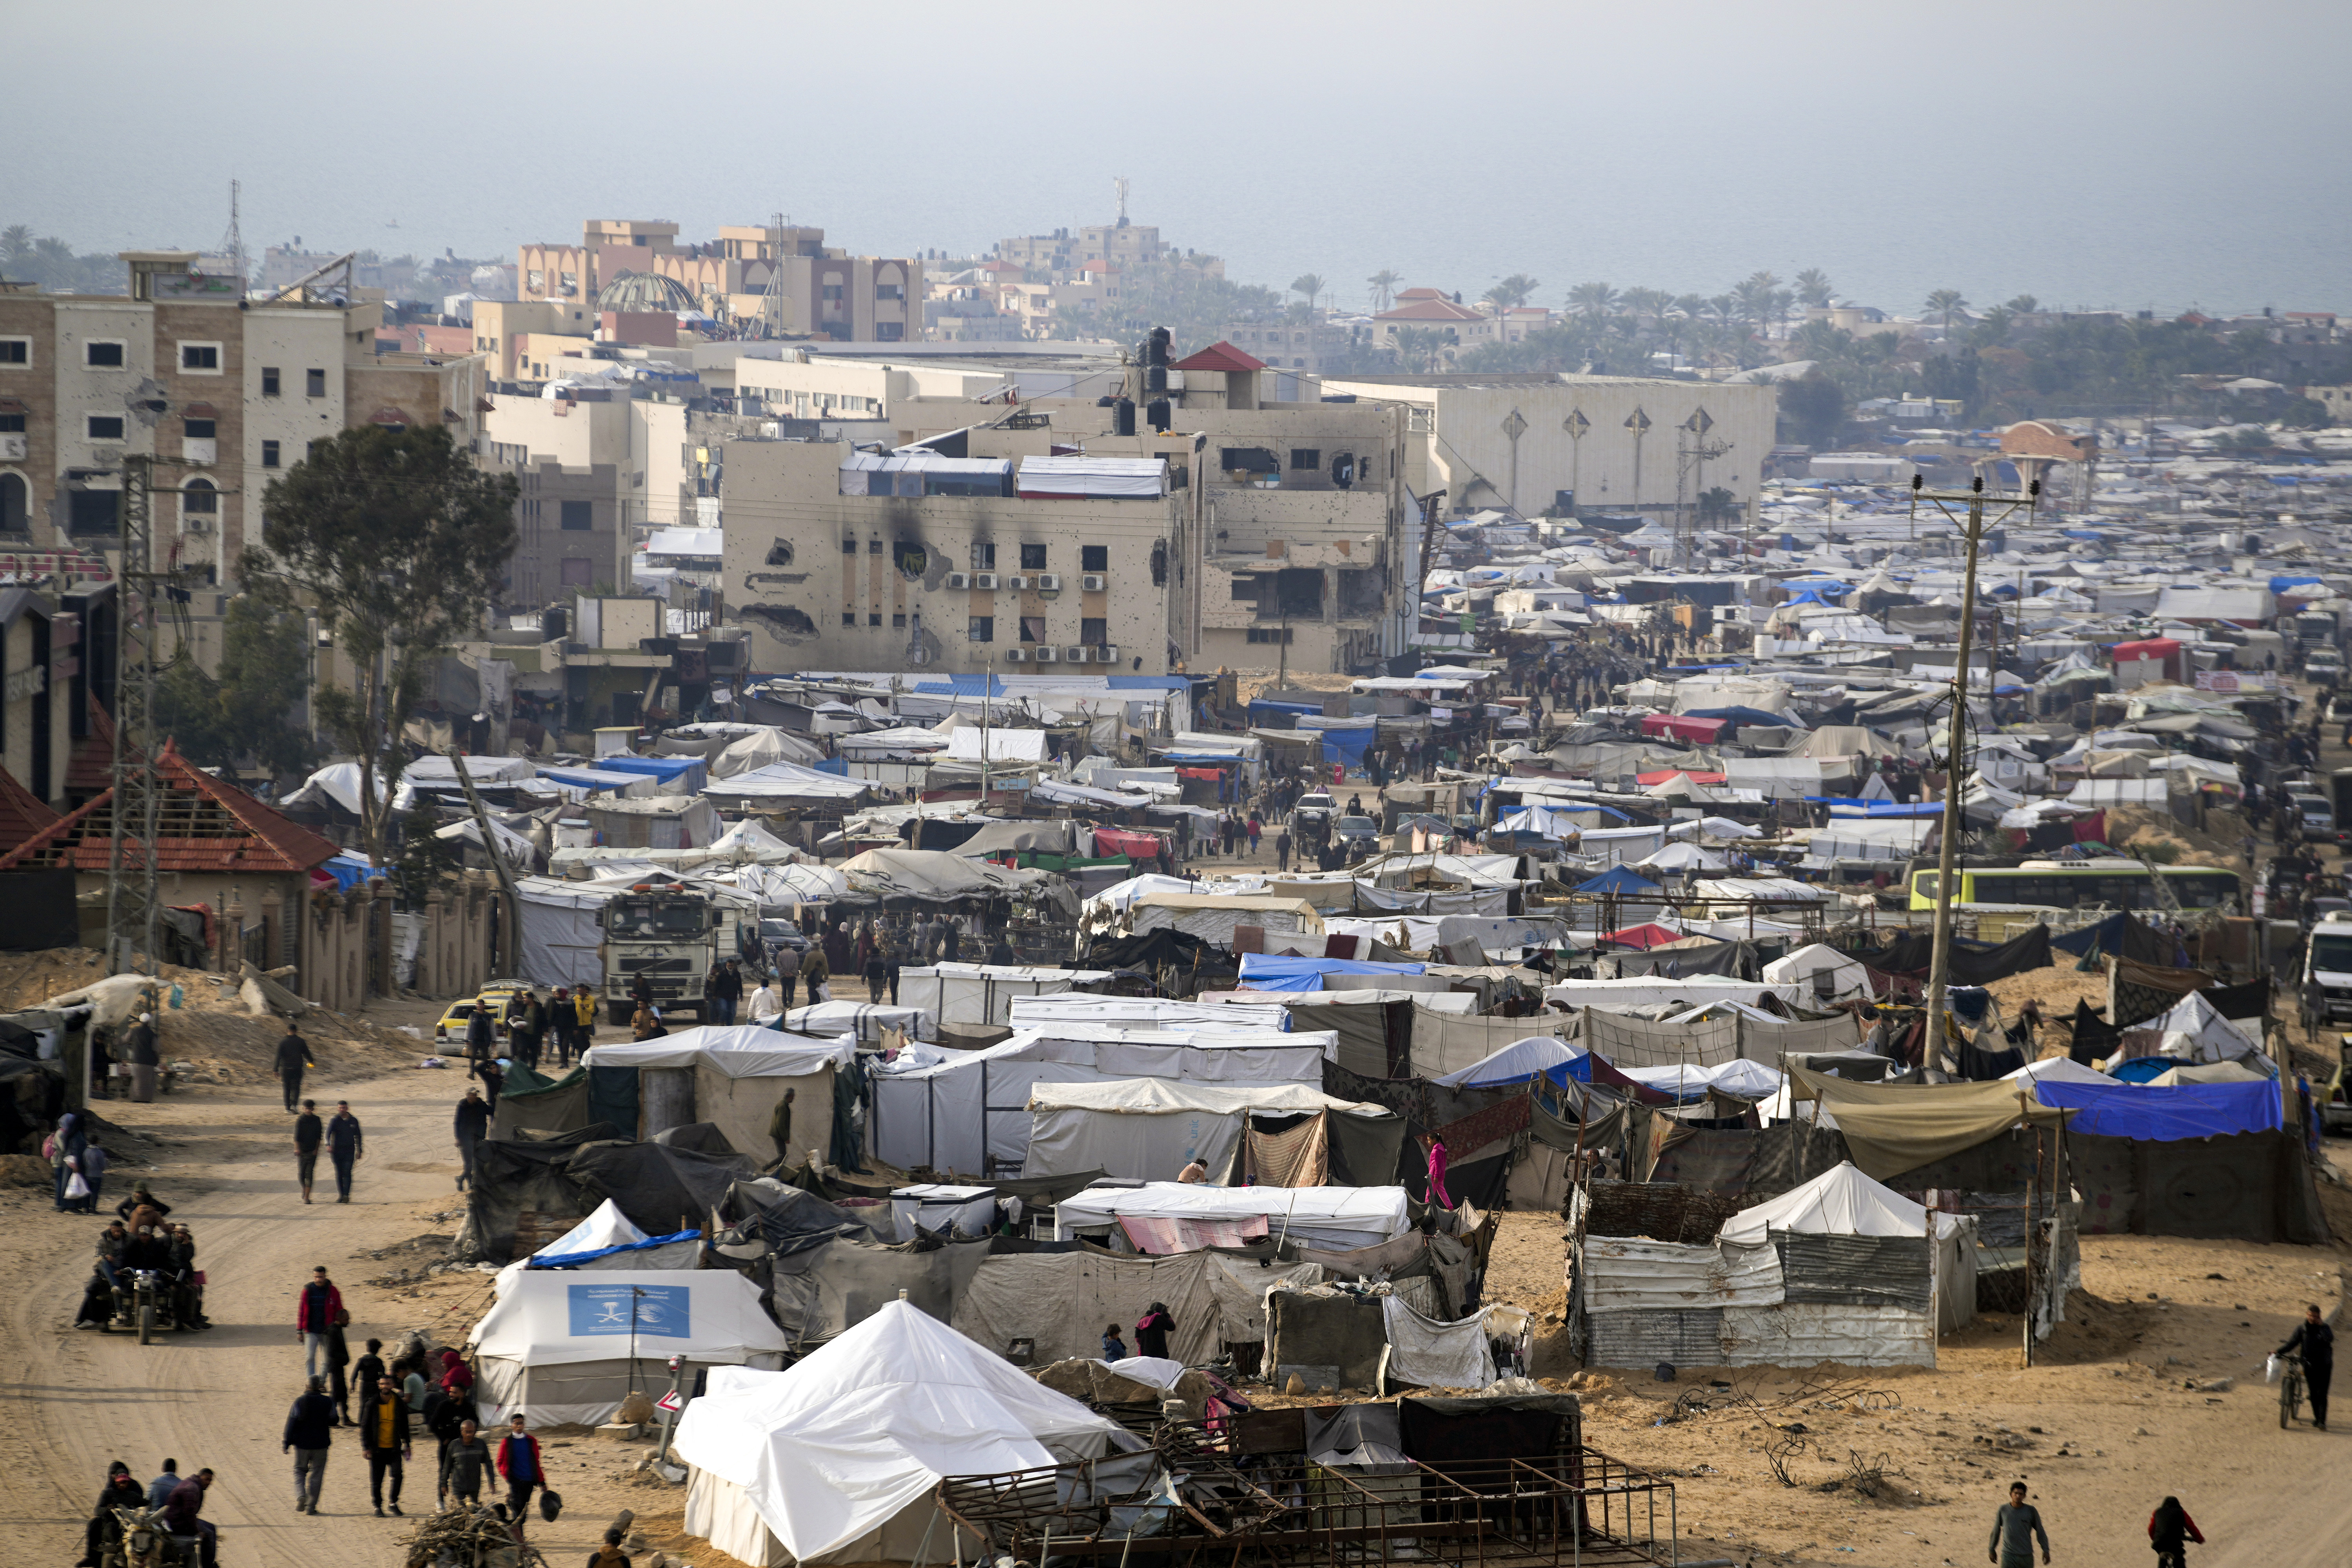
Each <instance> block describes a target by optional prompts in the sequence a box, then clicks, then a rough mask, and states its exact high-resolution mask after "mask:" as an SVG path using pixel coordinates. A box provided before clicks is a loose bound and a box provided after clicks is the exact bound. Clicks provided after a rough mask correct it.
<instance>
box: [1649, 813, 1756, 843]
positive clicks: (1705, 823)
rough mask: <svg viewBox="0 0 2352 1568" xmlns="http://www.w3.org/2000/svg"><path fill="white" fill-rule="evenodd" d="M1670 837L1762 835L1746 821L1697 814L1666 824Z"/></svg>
mask: <svg viewBox="0 0 2352 1568" xmlns="http://www.w3.org/2000/svg"><path fill="white" fill-rule="evenodd" d="M1666 837H1669V838H1690V837H1701V838H1756V837H1761V835H1760V834H1759V832H1758V831H1757V829H1755V828H1753V827H1750V826H1748V824H1746V823H1744V822H1734V821H1732V820H1731V818H1729V817H1727V816H1697V817H1689V818H1685V820H1683V821H1681V822H1675V823H1669V824H1668V825H1667V826H1666Z"/></svg>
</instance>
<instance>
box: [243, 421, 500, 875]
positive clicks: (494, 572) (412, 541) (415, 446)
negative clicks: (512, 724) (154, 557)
mask: <svg viewBox="0 0 2352 1568" xmlns="http://www.w3.org/2000/svg"><path fill="white" fill-rule="evenodd" d="M519 492H520V485H519V484H518V483H517V481H516V479H515V478H514V476H513V475H511V474H500V475H497V476H492V475H489V474H486V473H483V472H481V471H480V470H479V469H478V468H475V467H474V460H473V458H472V457H471V456H470V455H469V454H468V453H467V452H466V451H465V450H464V449H463V448H462V447H458V446H457V443H456V442H455V441H454V440H452V439H451V438H450V436H449V433H448V431H447V430H446V429H445V428H443V427H442V426H438V425H432V426H424V427H422V428H419V429H405V428H387V427H385V426H376V425H369V426H362V427H360V428H359V429H356V430H345V431H343V432H341V434H339V435H335V436H330V437H324V438H322V439H320V440H319V441H317V442H314V443H313V444H312V445H311V447H310V455H309V456H308V457H306V458H303V459H302V460H301V461H300V462H299V463H296V464H295V465H294V466H293V467H292V468H289V469H287V470H286V475H285V477H284V478H283V479H278V480H277V481H276V482H275V483H273V484H272V485H271V486H270V487H269V489H268V492H267V493H266V494H265V495H264V496H263V498H262V515H263V516H264V518H265V519H266V520H267V521H266V524H265V526H266V528H267V530H268V532H267V548H262V547H258V546H251V547H248V548H247V550H246V552H245V556H244V559H243V560H242V561H241V562H240V563H239V564H238V569H237V570H238V574H239V575H240V576H241V577H242V578H243V579H244V581H245V584H246V587H247V592H249V593H250V594H251V595H253V596H254V597H255V598H256V599H257V600H258V601H259V602H260V603H261V604H263V605H267V606H268V607H270V608H272V609H282V610H291V609H295V608H297V607H299V606H303V605H315V606H316V607H317V609H318V612H319V616H320V620H321V621H323V622H325V623H326V624H328V625H329V626H332V627H333V628H334V636H335V649H336V652H337V653H338V655H340V657H341V661H342V662H344V663H347V664H348V665H349V666H350V668H351V670H352V689H349V690H346V689H341V688H340V687H335V688H325V687H322V688H321V689H320V690H319V691H318V692H316V693H315V695H314V696H313V699H312V701H313V703H314V705H315V708H316V710H317V712H318V714H319V717H320V721H321V722H322V723H323V724H325V726H326V727H327V728H328V730H329V731H331V732H332V733H333V734H334V735H335V737H336V739H337V740H338V741H339V742H341V745H342V746H343V748H344V749H345V750H347V751H349V752H352V755H353V756H355V757H356V758H357V759H358V760H359V765H360V826H361V832H362V836H363V837H364V840H365V843H366V847H367V851H368V853H369V854H370V855H371V856H373V857H374V858H377V859H378V860H379V861H381V860H382V858H383V845H384V811H383V801H382V800H381V799H379V798H378V795H377V793H376V783H375V780H376V775H377V773H378V772H379V771H381V772H382V773H383V776H384V780H385V784H386V785H387V787H388V786H389V785H390V784H391V783H392V782H393V781H394V780H395V779H397V778H398V776H399V773H400V770H401V768H402V767H403V766H404V765H405V763H404V753H403V750H402V743H401V731H402V730H403V729H404V727H405V726H406V724H407V722H408V718H409V714H410V713H411V711H412V710H414V709H415V705H416V702H417V700H418V697H419V695H420V693H421V692H422V690H423V688H424V683H425V673H426V671H427V669H428V668H429V667H430V665H431V662H432V660H433V659H434V658H436V657H437V656H438V655H440V654H441V653H442V652H443V651H444V650H446V648H447V647H449V646H450V645H451V644H452V643H454V642H456V641H457V638H458V637H461V636H463V635H464V634H465V633H467V632H468V631H471V630H472V629H473V628H474V627H476V626H478V625H479V624H480V621H481V617H482V614H483V611H484V609H485V608H486V607H487V606H488V604H489V602H490V597H491V595H493V594H494V593H495V592H496V591H497V589H498V585H499V579H500V577H501V576H502V574H504V571H505V567H506V563H507V559H508V557H509V556H511V555H512V554H513V553H514V548H515V523H514V503H515V497H516V496H517V494H518V493H519Z"/></svg>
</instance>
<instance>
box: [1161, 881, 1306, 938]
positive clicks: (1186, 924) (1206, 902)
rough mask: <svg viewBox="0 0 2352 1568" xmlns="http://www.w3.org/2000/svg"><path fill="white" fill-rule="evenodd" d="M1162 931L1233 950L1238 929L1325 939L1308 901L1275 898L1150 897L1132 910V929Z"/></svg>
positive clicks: (1253, 895) (1264, 895) (1227, 895)
mask: <svg viewBox="0 0 2352 1568" xmlns="http://www.w3.org/2000/svg"><path fill="white" fill-rule="evenodd" d="M1162 926H1172V927H1174V928H1175V929H1176V930H1178V931H1183V932H1185V933H1186V934H1187V935H1191V936H1197V937H1200V938H1201V939H1202V940H1203V941H1206V942H1215V943H1216V944H1217V945H1218V946H1219V947H1223V948H1231V947H1232V946H1233V945H1234V928H1235V927H1237V926H1255V927H1257V928H1258V929H1259V930H1261V931H1266V932H1269V933H1272V932H1276V931H1280V932H1284V933H1286V934H1290V933H1296V934H1299V935H1307V936H1320V935H1322V933H1323V917H1322V916H1321V915H1319V914H1318V913H1316V912H1315V906H1314V905H1312V904H1310V903H1308V902H1307V900H1304V899H1291V898H1283V897H1280V896H1278V895H1276V894H1273V893H1225V894H1219V893H1146V894H1145V895H1144V896H1143V897H1141V898H1139V899H1138V900H1135V902H1134V903H1133V904H1131V905H1129V908H1128V929H1129V930H1130V931H1138V932H1141V931H1158V930H1159V929H1160V927H1162Z"/></svg>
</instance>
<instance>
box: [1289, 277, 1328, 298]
mask: <svg viewBox="0 0 2352 1568" xmlns="http://www.w3.org/2000/svg"><path fill="white" fill-rule="evenodd" d="M1290 291H1291V292H1292V293H1294V294H1304V295H1306V296H1307V304H1309V305H1313V304H1314V303H1315V300H1316V299H1317V297H1318V296H1319V295H1320V294H1321V293H1322V292H1323V279H1322V277H1321V275H1320V274H1318V273H1313V272H1302V273H1300V274H1299V275H1298V276H1297V277H1296V278H1294V279H1291V280H1290Z"/></svg>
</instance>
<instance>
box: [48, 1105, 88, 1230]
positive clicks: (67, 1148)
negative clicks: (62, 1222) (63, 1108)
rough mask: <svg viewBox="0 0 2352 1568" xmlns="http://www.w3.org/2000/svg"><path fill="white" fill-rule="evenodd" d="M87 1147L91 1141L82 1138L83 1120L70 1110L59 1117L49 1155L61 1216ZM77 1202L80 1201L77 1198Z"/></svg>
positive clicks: (51, 1136)
mask: <svg viewBox="0 0 2352 1568" xmlns="http://www.w3.org/2000/svg"><path fill="white" fill-rule="evenodd" d="M87 1147H89V1140H87V1139H86V1138H84V1137H83V1136H82V1132H81V1118H80V1117H79V1116H77V1115H75V1114H74V1113H73V1112H72V1111H70V1110H68V1111H67V1112H66V1113H65V1114H64V1115H63V1116H60V1117H58V1130H57V1131H55V1132H52V1133H50V1134H49V1140H48V1148H47V1153H48V1156H49V1174H50V1175H51V1177H52V1178H53V1179H54V1182H55V1185H56V1192H55V1198H56V1201H57V1206H58V1213H59V1214H64V1213H65V1212H66V1189H67V1188H68V1187H69V1186H71V1185H72V1184H73V1180H74V1177H76V1176H77V1175H79V1174H80V1173H81V1152H82V1151H83V1150H84V1149H85V1148H87ZM75 1201H76V1202H79V1201H80V1200H79V1197H77V1198H76V1200H75Z"/></svg>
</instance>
